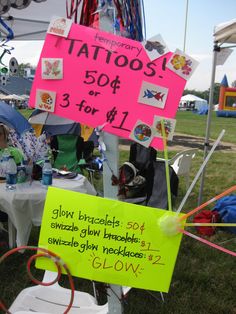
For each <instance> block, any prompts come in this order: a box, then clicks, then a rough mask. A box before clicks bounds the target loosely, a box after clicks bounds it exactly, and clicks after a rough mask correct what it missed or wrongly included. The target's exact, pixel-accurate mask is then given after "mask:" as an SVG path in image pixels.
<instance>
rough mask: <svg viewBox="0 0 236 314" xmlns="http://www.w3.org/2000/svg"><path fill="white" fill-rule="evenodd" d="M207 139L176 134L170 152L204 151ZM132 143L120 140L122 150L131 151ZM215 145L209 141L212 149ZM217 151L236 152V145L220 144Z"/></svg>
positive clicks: (169, 147)
mask: <svg viewBox="0 0 236 314" xmlns="http://www.w3.org/2000/svg"><path fill="white" fill-rule="evenodd" d="M204 142H205V138H204V137H200V136H190V135H183V134H176V135H174V137H173V140H172V141H168V150H175V151H181V150H184V149H188V148H198V149H200V150H204ZM130 144H131V142H130V141H129V140H125V139H121V140H120V149H123V150H129V146H130ZM213 144H214V141H213V140H210V141H209V145H210V148H211V147H212V145H213ZM216 150H217V151H222V152H236V144H233V143H227V142H220V144H219V145H218V146H217V147H216Z"/></svg>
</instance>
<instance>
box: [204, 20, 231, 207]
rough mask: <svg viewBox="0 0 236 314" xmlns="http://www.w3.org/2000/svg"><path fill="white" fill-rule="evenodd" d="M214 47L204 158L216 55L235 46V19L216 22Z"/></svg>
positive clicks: (212, 108)
mask: <svg viewBox="0 0 236 314" xmlns="http://www.w3.org/2000/svg"><path fill="white" fill-rule="evenodd" d="M213 36H214V49H213V60H212V74H211V86H210V95H209V110H208V116H207V125H206V134H205V143H204V159H205V158H206V156H207V153H208V148H209V137H210V127H211V116H212V111H213V110H214V107H213V95H214V84H215V73H216V66H217V55H218V54H219V52H220V51H221V50H222V49H227V48H232V47H236V19H233V20H230V21H227V22H225V23H221V24H218V25H217V26H215V29H214V33H213ZM204 178H205V171H203V173H202V178H201V184H200V190H199V198H198V204H199V205H200V204H201V203H202V194H203V187H204Z"/></svg>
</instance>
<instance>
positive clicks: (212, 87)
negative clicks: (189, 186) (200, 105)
mask: <svg viewBox="0 0 236 314" xmlns="http://www.w3.org/2000/svg"><path fill="white" fill-rule="evenodd" d="M219 51H220V47H219V46H218V45H217V43H216V44H215V45H214V53H213V61H212V74H211V86H210V95H209V108H208V114H207V125H206V133H205V142H204V159H205V158H206V156H207V153H208V149H209V138H210V127H211V117H212V111H213V96H214V84H215V73H216V61H217V53H218V52H219ZM204 179H205V168H204V170H203V172H202V176H201V183H200V189H199V195H198V206H199V205H200V204H201V203H202V194H203V187H204Z"/></svg>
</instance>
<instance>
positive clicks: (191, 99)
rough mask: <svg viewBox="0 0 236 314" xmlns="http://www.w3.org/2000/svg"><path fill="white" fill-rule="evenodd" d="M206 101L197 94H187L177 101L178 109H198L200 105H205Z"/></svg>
mask: <svg viewBox="0 0 236 314" xmlns="http://www.w3.org/2000/svg"><path fill="white" fill-rule="evenodd" d="M206 105H207V101H206V100H205V99H203V98H200V97H198V96H195V95H192V94H187V95H184V96H182V97H181V99H180V102H179V109H181V108H182V109H184V108H191V109H195V110H199V109H200V108H202V106H206Z"/></svg>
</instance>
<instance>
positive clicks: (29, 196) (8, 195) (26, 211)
mask: <svg viewBox="0 0 236 314" xmlns="http://www.w3.org/2000/svg"><path fill="white" fill-rule="evenodd" d="M53 186H54V187H57V188H61V189H66V190H71V191H77V192H81V193H85V194H91V195H96V190H95V189H94V187H93V186H92V185H91V184H90V182H89V181H88V179H87V178H86V177H84V176H82V175H78V176H77V177H76V178H75V179H53ZM46 194H47V188H45V187H43V186H42V184H41V183H40V182H39V181H33V182H32V183H30V182H26V183H20V184H17V188H16V190H15V191H6V188H5V183H0V210H2V211H4V212H5V213H7V214H8V217H9V220H10V224H9V226H10V225H11V223H12V225H13V226H14V227H15V229H16V244H17V246H18V247H19V246H21V245H27V243H28V239H29V235H30V231H31V227H32V224H33V225H35V226H40V225H41V220H42V214H43V209H44V203H45V199H46ZM9 231H12V230H9ZM9 240H10V238H9Z"/></svg>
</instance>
